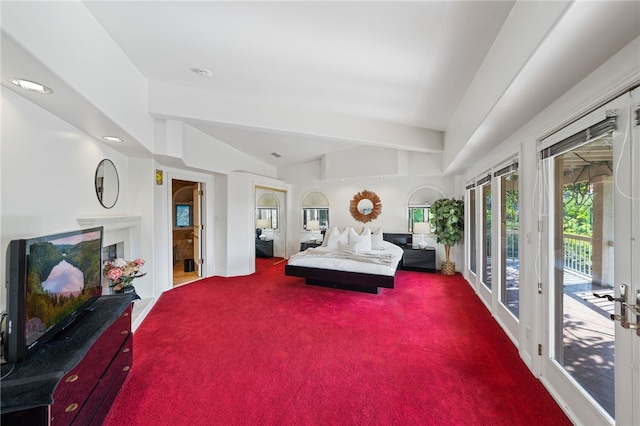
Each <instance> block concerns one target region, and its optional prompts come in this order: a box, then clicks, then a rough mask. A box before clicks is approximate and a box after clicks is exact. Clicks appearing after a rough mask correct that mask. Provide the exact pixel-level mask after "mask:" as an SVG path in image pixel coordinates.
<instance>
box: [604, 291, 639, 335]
mask: <svg viewBox="0 0 640 426" xmlns="http://www.w3.org/2000/svg"><path fill="white" fill-rule="evenodd" d="M628 288H629V286H628V285H627V284H620V297H613V296H611V295H608V294H604V295H600V294H597V293H593V295H594V296H595V297H599V298H601V299H605V298H606V299H607V300H608V301H610V302H619V303H620V315H614V314H612V315H611V319H612V320H613V321H620V325H621V326H622V327H623V328H627V329H635V330H636V334H637V335H638V336H640V290H638V291H636V294H635V300H631V301H628V300H627V296H630V297H633V296H632V295H631V292H629V291H627V290H628ZM629 313H631V315H632V316H635V321H633V322H629V318H628V315H629Z"/></svg>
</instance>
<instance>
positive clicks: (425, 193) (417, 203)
mask: <svg viewBox="0 0 640 426" xmlns="http://www.w3.org/2000/svg"><path fill="white" fill-rule="evenodd" d="M443 197H444V194H443V193H442V192H441V191H440V190H438V189H435V188H431V187H423V188H418V189H416V190H415V191H414V192H413V193H412V194H411V195H410V196H409V202H408V203H407V204H408V206H407V208H408V213H407V231H408V232H411V233H413V224H414V223H418V222H429V218H430V216H429V215H430V213H429V208H430V206H431V203H433V202H434V201H435V200H439V199H440V198H443Z"/></svg>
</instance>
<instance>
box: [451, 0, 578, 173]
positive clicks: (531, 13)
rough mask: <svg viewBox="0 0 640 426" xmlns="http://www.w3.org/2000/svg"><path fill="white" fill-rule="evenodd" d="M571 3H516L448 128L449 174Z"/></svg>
mask: <svg viewBox="0 0 640 426" xmlns="http://www.w3.org/2000/svg"><path fill="white" fill-rule="evenodd" d="M571 3H572V2H571V1H556V2H545V7H540V3H538V2H530V1H518V2H516V4H515V5H514V6H513V8H512V9H511V12H510V14H509V16H508V18H507V20H506V21H505V23H504V25H503V27H502V29H501V30H500V33H499V34H498V36H497V37H496V40H495V41H494V43H493V45H492V47H491V49H490V50H489V53H488V54H487V56H486V58H485V60H484V61H483V63H482V65H481V67H480V69H479V70H478V72H477V73H476V76H475V77H474V79H473V81H472V83H471V85H470V86H469V88H468V90H467V92H466V94H465V96H464V97H463V99H462V102H461V103H460V106H459V107H458V109H457V110H456V112H455V113H454V115H453V117H452V119H451V122H450V123H449V125H448V126H447V129H448V130H447V133H446V134H445V141H444V153H443V169H444V170H445V171H447V172H452V171H455V170H451V169H453V168H457V166H456V164H454V163H455V162H456V160H457V159H458V157H461V158H463V157H464V156H465V147H466V146H467V144H468V143H469V141H470V140H471V139H472V137H473V136H474V133H475V132H476V131H477V130H478V129H479V128H480V127H481V125H482V123H483V122H484V120H485V119H486V118H487V116H488V115H489V114H490V113H491V111H492V110H493V109H494V107H495V105H496V104H497V103H498V101H499V100H500V98H501V97H502V96H503V95H504V93H505V91H506V90H507V89H508V87H509V85H510V84H511V83H512V82H513V81H514V79H515V78H516V77H517V76H518V74H519V73H520V72H521V70H522V69H523V67H524V66H525V65H526V63H527V61H528V60H529V58H530V57H531V56H532V55H533V53H534V52H535V50H536V49H537V48H538V46H539V45H540V44H541V43H542V41H543V40H544V39H545V37H546V36H547V34H548V33H549V31H551V30H552V28H553V27H554V25H555V24H556V23H557V22H558V20H559V19H560V18H561V17H562V16H563V14H564V13H565V12H566V10H567V9H568V7H570V4H571ZM522 101H523V102H526V100H522ZM452 165H453V166H454V167H452ZM461 167H464V165H462V166H461Z"/></svg>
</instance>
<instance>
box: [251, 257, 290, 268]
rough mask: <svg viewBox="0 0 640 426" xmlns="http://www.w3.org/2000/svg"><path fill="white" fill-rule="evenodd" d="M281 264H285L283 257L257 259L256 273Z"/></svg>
mask: <svg viewBox="0 0 640 426" xmlns="http://www.w3.org/2000/svg"><path fill="white" fill-rule="evenodd" d="M280 262H284V259H283V258H281V257H267V258H265V257H256V272H258V271H261V270H263V269H265V268H269V267H271V266H273V265H276V264H278V263H280Z"/></svg>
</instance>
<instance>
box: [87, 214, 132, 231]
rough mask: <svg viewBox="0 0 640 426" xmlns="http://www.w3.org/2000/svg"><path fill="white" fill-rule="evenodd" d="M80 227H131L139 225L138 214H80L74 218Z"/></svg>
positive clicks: (107, 229)
mask: <svg viewBox="0 0 640 426" xmlns="http://www.w3.org/2000/svg"><path fill="white" fill-rule="evenodd" d="M76 220H77V221H78V224H79V225H80V227H82V228H92V227H95V226H102V227H104V230H105V231H115V230H117V229H125V228H133V227H136V226H139V225H140V222H141V217H140V216H129V215H122V216H82V217H78V218H77V219H76Z"/></svg>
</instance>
